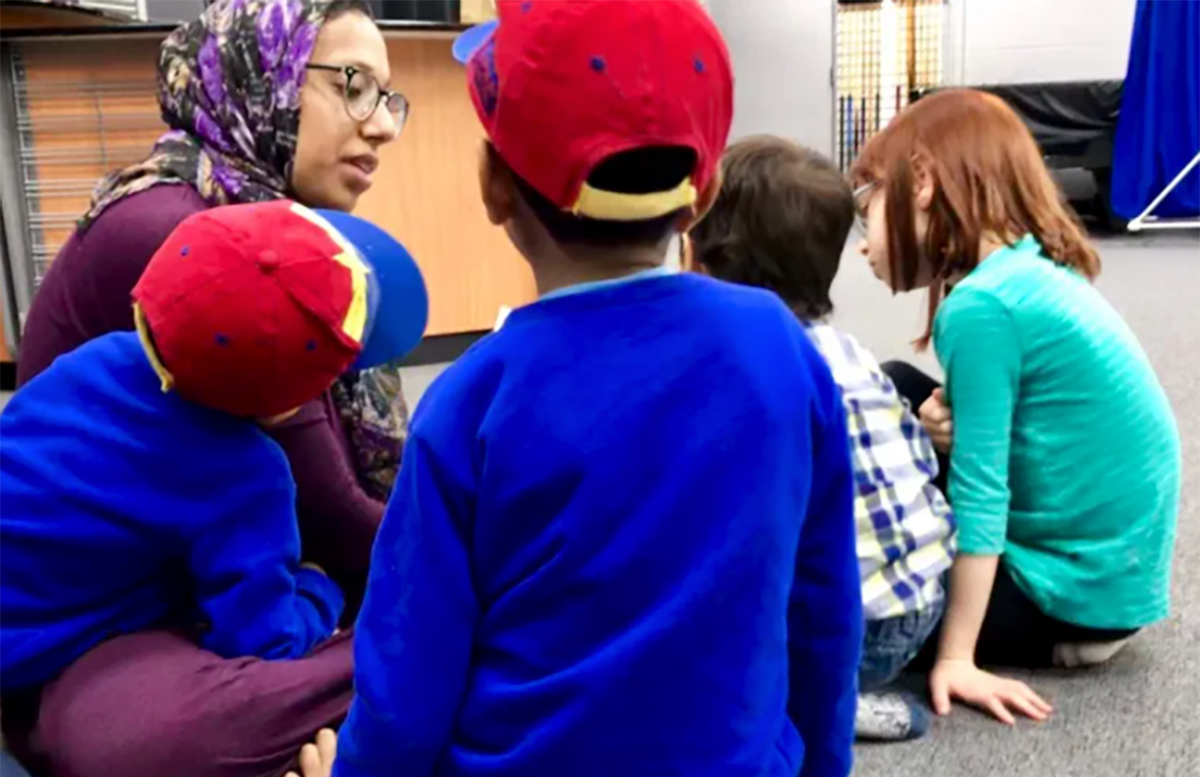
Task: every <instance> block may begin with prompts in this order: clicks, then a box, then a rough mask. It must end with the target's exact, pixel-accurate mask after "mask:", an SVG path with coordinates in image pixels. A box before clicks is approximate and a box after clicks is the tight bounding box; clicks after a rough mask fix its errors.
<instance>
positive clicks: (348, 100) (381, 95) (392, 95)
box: [305, 62, 408, 132]
mask: <svg viewBox="0 0 1200 777" xmlns="http://www.w3.org/2000/svg"><path fill="white" fill-rule="evenodd" d="M305 68H306V69H308V70H327V71H329V72H331V73H341V74H342V76H343V77H345V79H346V83H345V85H344V86H343V87H342V100H343V102H344V103H345V105H346V113H347V114H348V115H349V116H350V118H351V119H354V120H355V121H366V120H367V119H369V118H371V116H372V115H374V113H375V111H376V110H378V109H379V104H380V103H383V104H384V105H386V106H387V110H388V113H390V114H392V118H393V119H395V121H396V131H397V132H399V131H400V130H402V129H404V122H406V121H407V120H408V98H407V97H405V96H404V95H402V94H400V93H399V92H389V91H387V90H385V89H384V88H383V87H382V86H380V85H379V81H378V80H377V79H376V78H375V76H373V75H371V74H370V73H367V72H364V71H362V70H359V69H358V68H356V67H354V66H353V65H321V64H316V63H313V62H310V63H309V64H308V65H306V66H305Z"/></svg>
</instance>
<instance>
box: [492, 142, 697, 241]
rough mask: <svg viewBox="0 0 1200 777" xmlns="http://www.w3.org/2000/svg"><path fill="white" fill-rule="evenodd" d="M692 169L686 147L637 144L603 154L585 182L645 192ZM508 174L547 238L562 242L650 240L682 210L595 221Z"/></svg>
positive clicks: (668, 185) (671, 184)
mask: <svg viewBox="0 0 1200 777" xmlns="http://www.w3.org/2000/svg"><path fill="white" fill-rule="evenodd" d="M489 148H490V147H489ZM493 153H494V150H493ZM695 168H696V152H695V151H693V150H692V149H690V148H681V147H677V146H658V147H650V148H637V149H633V150H631V151H624V152H622V153H619V154H614V155H612V156H611V157H609V158H608V159H605V160H604V161H603V162H601V163H600V164H599V165H597V166H596V169H595V170H593V171H592V174H591V175H590V176H588V183H589V184H590V185H592V186H594V187H596V188H597V189H603V190H604V191H609V192H619V193H621V194H650V193H652V192H661V191H667V190H669V189H674V188H675V187H676V186H678V185H679V184H680V183H681V182H682V181H683V180H685V179H686V178H688V177H689V176H691V175H692V172H693V171H694V170H695ZM512 176H513V180H514V181H515V182H516V186H517V191H518V192H520V194H521V198H522V199H523V200H525V202H526V203H527V204H528V205H529V208H530V210H532V211H533V213H534V215H536V216H537V218H538V221H540V222H541V223H542V225H543V226H544V227H546V231H547V232H549V233H550V236H551V237H552V238H554V239H555V240H556V241H558V242H559V243H562V244H564V245H583V246H591V247H594V248H628V247H633V246H643V245H655V244H657V243H660V242H662V241H663V240H665V239H666V238H668V237H670V235H671V232H672V230H673V229H674V227H675V223H676V222H677V221H678V220H679V217H680V215H681V211H679V210H676V211H673V212H671V213H668V214H666V215H665V216H659V217H658V218H653V219H647V220H645V221H600V220H598V219H590V218H586V217H582V216H576V215H574V214H573V213H570V212H568V211H564V210H561V209H560V208H559V207H558V206H556V205H555V204H554V203H553V202H551V201H550V200H548V199H546V198H545V197H543V196H542V195H541V194H539V193H538V191H537V190H536V189H534V188H533V186H532V185H531V184H530V183H529V182H527V181H525V180H524V179H522V178H521V177H520V176H519V175H517V174H516V173H515V172H513V174H512Z"/></svg>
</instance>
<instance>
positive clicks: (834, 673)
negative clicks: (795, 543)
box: [788, 379, 863, 777]
mask: <svg viewBox="0 0 1200 777" xmlns="http://www.w3.org/2000/svg"><path fill="white" fill-rule="evenodd" d="M824 388H825V391H824V392H822V395H821V396H820V400H821V403H822V404H823V407H821V408H820V415H823V416H824V417H823V418H820V419H814V424H813V426H814V429H816V430H819V431H820V436H819V437H817V438H816V439H815V440H814V448H815V451H814V454H813V475H812V490H811V492H810V496H809V502H808V511H807V514H806V515H805V518H804V526H803V528H802V529H801V533H800V544H799V548H798V550H797V554H796V578H795V582H794V584H793V588H792V597H791V603H790V606H789V608H788V656H789V676H790V691H791V693H790V695H789V705H788V707H789V709H788V713H789V714H790V715H791V717H792V722H793V723H795V725H796V729H797V730H798V731H799V732H800V736H801V737H802V738H803V740H804V742H805V745H806V750H805V755H804V767H803V768H802V769H801V771H800V777H846V775H848V774H850V770H851V767H852V764H853V753H852V745H853V743H854V710H855V705H856V703H857V675H858V663H859V658H860V654H861V651H862V635H863V616H862V592H861V585H860V583H859V575H858V556H857V554H856V551H855V538H854V478H853V471H852V469H851V462H850V449H849V440H848V438H847V432H846V417H845V413H844V411H843V409H842V404H841V401H840V399H839V396H838V393H837V388H836V387H834V386H833V385H832V379H830V380H829V385H827V386H824Z"/></svg>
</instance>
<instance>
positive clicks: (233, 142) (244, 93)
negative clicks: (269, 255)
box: [79, 0, 327, 229]
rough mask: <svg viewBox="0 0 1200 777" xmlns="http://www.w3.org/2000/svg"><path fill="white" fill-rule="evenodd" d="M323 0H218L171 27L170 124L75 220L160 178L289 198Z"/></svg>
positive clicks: (229, 193) (217, 195)
mask: <svg viewBox="0 0 1200 777" xmlns="http://www.w3.org/2000/svg"><path fill="white" fill-rule="evenodd" d="M326 5H327V3H325V2H319V1H318V0H219V2H216V3H214V4H213V5H211V6H209V8H208V10H206V11H205V12H204V15H203V16H201V17H200V18H199V19H197V20H195V21H193V22H190V23H188V24H185V25H183V26H182V27H180V28H179V29H177V30H175V32H174V33H172V34H171V36H170V37H169V38H167V40H166V41H164V42H163V45H162V49H161V53H160V54H159V59H158V102H159V105H160V106H161V108H162V117H163V121H165V122H166V123H167V125H168V126H170V127H171V131H170V132H168V133H167V134H165V135H163V136H162V137H161V138H159V140H158V142H157V143H156V144H155V146H154V150H153V152H151V154H150V157H149V158H148V159H146V160H145V161H143V162H140V163H138V164H136V165H133V166H131V167H127V168H125V169H124V170H121V171H119V172H117V173H115V174H113V175H110V176H108V177H106V178H105V179H104V180H102V181H101V182H100V185H99V186H98V187H97V189H96V191H95V192H94V193H93V195H92V206H91V209H90V210H89V211H88V212H87V214H86V215H85V216H84V217H83V218H82V219H81V220H80V223H79V226H80V228H81V229H86V228H87V226H88V225H89V224H91V222H92V221H94V220H95V218H96V217H97V216H99V215H100V213H101V212H103V211H104V209H105V208H107V207H108V206H109V205H112V204H113V203H114V202H116V201H117V200H120V199H122V198H124V197H127V196H129V195H130V194H135V193H137V192H140V191H143V190H145V189H148V188H150V187H151V186H157V185H160V184H189V185H191V186H193V187H194V188H195V189H196V191H198V192H199V193H200V196H201V197H202V198H203V199H204V201H205V202H207V203H209V204H210V205H213V206H216V205H227V204H230V203H240V202H261V201H264V200H274V199H279V198H281V197H285V196H286V193H287V191H288V181H289V180H290V178H291V167H292V160H293V159H294V157H295V154H296V133H297V131H298V129H299V126H300V87H301V86H302V85H303V84H304V77H305V65H307V64H308V60H309V57H310V56H312V51H313V46H314V45H315V44H316V41H317V33H318V32H319V30H320V28H321V24H322V22H323V21H324V14H325V11H324V8H325V6H326Z"/></svg>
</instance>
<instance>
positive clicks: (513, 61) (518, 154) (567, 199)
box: [455, 0, 733, 221]
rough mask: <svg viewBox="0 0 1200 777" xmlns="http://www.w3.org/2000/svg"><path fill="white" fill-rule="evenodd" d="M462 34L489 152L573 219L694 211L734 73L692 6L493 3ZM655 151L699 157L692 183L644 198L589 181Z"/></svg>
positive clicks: (724, 124) (721, 140)
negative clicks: (489, 12)
mask: <svg viewBox="0 0 1200 777" xmlns="http://www.w3.org/2000/svg"><path fill="white" fill-rule="evenodd" d="M496 9H497V15H498V19H497V21H495V22H491V23H489V24H487V25H481V26H480V27H477V28H473V29H472V30H470V31H468V32H467V33H464V35H463V37H462V39H461V40H460V41H458V42H457V44H456V46H455V56H456V57H458V58H459V59H460V60H463V61H465V62H466V64H467V69H468V83H469V85H470V91H471V99H472V101H473V102H474V103H475V110H476V112H477V113H478V114H479V118H480V120H481V121H482V122H483V126H484V128H485V129H486V131H487V134H488V137H489V139H490V140H491V142H492V145H493V146H495V148H496V151H497V152H498V153H499V154H500V156H501V157H502V158H503V159H504V161H505V162H507V163H508V165H509V166H510V167H511V168H512V169H513V171H514V172H516V173H517V175H519V176H521V178H523V179H524V180H525V181H527V182H528V183H529V184H530V185H531V186H533V188H534V189H536V190H537V191H538V192H539V193H540V194H542V196H544V197H546V198H547V199H548V200H550V201H551V202H553V203H555V204H556V205H558V206H559V207H561V208H562V209H563V210H567V211H571V212H572V213H575V214H576V215H578V216H586V217H589V218H594V219H601V220H606V221H640V220H647V219H652V218H656V217H658V216H663V215H666V214H667V213H671V212H672V211H675V210H678V209H680V208H683V207H687V206H690V205H692V204H693V203H694V202H695V201H696V198H697V196H698V193H699V192H701V191H703V190H704V188H705V186H707V185H708V184H709V182H710V181H711V180H712V178H713V176H714V175H716V172H717V168H718V165H719V164H720V160H721V154H722V152H724V150H725V144H726V142H727V140H728V138H729V127H730V124H731V122H732V120H733V68H732V66H731V65H730V61H729V51H728V49H726V47H725V42H724V41H723V40H722V39H721V34H720V32H718V31H717V28H716V25H715V24H713V22H712V20H711V19H710V18H709V16H708V13H707V11H705V10H704V8H703V7H702V6H701V5H700V3H699V2H697V0H652V1H651V0H643V1H641V2H632V1H631V0H537V1H536V2H533V0H498V2H497V3H496ZM654 146H676V147H685V148H690V149H692V150H694V151H695V152H696V167H695V170H694V171H693V173H692V176H691V177H690V178H689V179H688V180H685V181H683V182H682V183H681V184H680V185H679V186H678V187H676V188H674V189H672V190H670V191H664V192H653V193H650V194H625V193H620V192H610V191H604V190H602V189H598V188H595V187H593V186H590V185H589V184H588V177H589V176H590V175H591V173H592V171H593V170H594V169H595V168H596V167H597V165H599V164H600V163H601V162H603V161H604V160H606V159H607V158H609V157H611V156H613V155H614V154H618V153H621V152H624V151H631V150H634V149H639V148H648V147H654Z"/></svg>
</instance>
